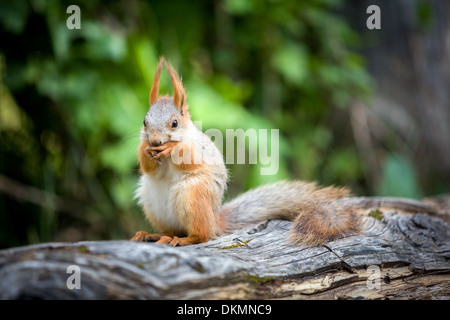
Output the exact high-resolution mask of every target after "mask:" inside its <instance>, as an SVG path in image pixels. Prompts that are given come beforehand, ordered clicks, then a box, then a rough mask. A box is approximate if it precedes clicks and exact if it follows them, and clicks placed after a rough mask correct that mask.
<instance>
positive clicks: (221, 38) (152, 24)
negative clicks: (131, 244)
mask: <svg viewBox="0 0 450 320" xmlns="http://www.w3.org/2000/svg"><path fill="white" fill-rule="evenodd" d="M70 4H72V3H70V2H68V1H43V0H39V1H37V0H36V1H6V2H0V32H1V33H0V34H1V35H2V44H1V50H0V57H2V61H3V62H2V66H3V67H2V69H1V70H2V77H1V80H2V81H1V82H0V84H1V87H0V89H1V97H2V99H1V109H0V115H1V117H2V118H1V119H0V124H1V127H0V145H1V150H2V155H1V157H0V173H1V174H3V175H7V176H10V177H11V178H14V179H16V180H18V181H21V182H22V183H23V184H24V185H29V186H33V187H36V188H38V189H41V190H45V191H46V192H49V193H52V194H56V195H58V196H59V197H61V198H62V199H70V200H71V201H76V202H77V203H79V204H80V206H81V207H82V208H83V210H82V211H81V212H80V213H79V214H78V215H76V214H69V213H65V212H62V211H61V210H59V209H58V208H55V207H52V206H46V205H42V204H40V205H36V204H30V203H28V202H27V203H28V204H27V205H23V204H21V203H19V202H17V201H16V200H14V198H12V197H9V196H2V198H1V199H0V207H1V208H2V209H1V210H2V212H8V217H3V218H2V219H4V220H2V223H1V225H2V226H1V230H0V233H1V239H0V241H1V246H11V245H17V244H22V243H27V242H38V241H48V240H59V239H61V240H66V239H68V240H82V239H111V238H119V239H123V238H129V237H130V236H132V234H133V232H135V231H136V230H138V229H144V230H145V229H148V228H149V227H148V225H147V224H146V222H145V221H144V219H143V217H142V214H141V212H140V209H139V208H137V206H136V203H135V201H134V200H133V194H134V189H135V185H136V183H137V177H138V175H137V165H136V159H137V152H136V148H137V145H138V141H139V140H138V134H139V130H140V127H141V125H142V119H143V117H144V115H145V113H146V112H147V109H148V92H149V88H150V86H151V81H152V77H153V73H154V68H155V66H156V62H157V60H158V57H159V56H160V55H164V56H165V57H166V59H168V60H169V61H170V62H171V63H172V64H173V65H174V66H175V68H176V69H178V70H180V73H181V74H182V76H183V81H184V83H185V87H186V92H187V95H188V100H187V101H188V103H189V105H190V111H191V113H192V117H193V119H194V120H201V121H202V127H203V130H206V129H208V128H217V129H219V130H221V131H222V132H224V133H225V130H226V129H229V128H232V129H236V128H242V129H244V130H246V129H248V128H261V129H271V128H277V129H280V169H279V172H278V174H277V175H275V176H261V175H260V174H259V168H260V165H233V166H230V167H229V169H230V173H231V179H232V182H231V184H230V188H229V189H230V191H229V193H230V194H229V196H233V195H235V194H237V193H240V192H242V191H243V190H244V189H246V188H250V187H253V186H256V185H259V184H261V183H265V182H270V181H276V180H280V179H296V178H302V179H308V180H313V179H314V180H318V181H319V182H320V183H323V184H331V183H339V184H349V185H358V184H359V183H360V180H362V170H361V165H360V163H359V159H358V157H357V154H356V151H355V148H354V146H353V141H352V139H351V138H349V137H351V134H349V129H348V128H349V125H348V119H347V118H348V117H346V116H345V109H346V108H347V107H348V105H349V104H350V102H351V101H352V100H353V99H355V98H358V99H364V98H365V97H366V96H367V94H368V93H369V86H370V79H369V76H368V74H367V72H366V71H365V66H364V61H363V59H362V58H361V56H360V55H358V54H356V53H355V52H354V51H352V50H353V48H354V47H355V46H357V45H358V36H357V35H356V34H355V33H354V32H353V31H352V30H351V28H350V27H349V26H348V24H347V22H346V21H345V20H344V18H343V17H342V16H341V15H339V14H337V13H336V12H337V11H338V10H339V8H340V6H341V4H342V3H341V1H337V0H333V1H331V0H315V1H283V2H280V1H272V0H266V1H259V0H258V1H256V0H255V1H240V0H239V1H236V0H227V1H215V2H210V1H200V2H195V3H191V2H185V1H151V2H143V1H135V2H130V3H129V2H125V1H111V2H100V1H84V2H80V3H79V6H80V8H81V18H82V22H81V25H82V29H81V30H69V29H68V28H67V27H66V24H65V22H66V19H67V18H68V16H69V15H68V14H66V8H67V6H69V5H70ZM161 91H162V92H164V93H169V94H170V93H171V92H172V89H171V87H170V82H169V81H168V77H167V76H166V75H164V76H163V79H162V85H161ZM336 113H338V114H342V115H344V116H341V117H340V118H336V117H334V114H336ZM224 136H225V134H224ZM359 188H360V189H364V185H362V186H360V187H359ZM383 190H384V189H383ZM22 200H27V199H22ZM15 211H20V212H22V213H23V214H21V215H18V216H13V212H15ZM19 229H22V230H21V231H18V230H19Z"/></svg>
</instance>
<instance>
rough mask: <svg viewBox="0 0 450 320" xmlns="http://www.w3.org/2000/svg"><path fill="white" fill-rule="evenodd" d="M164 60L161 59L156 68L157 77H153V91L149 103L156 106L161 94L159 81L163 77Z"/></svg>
mask: <svg viewBox="0 0 450 320" xmlns="http://www.w3.org/2000/svg"><path fill="white" fill-rule="evenodd" d="M164 61H165V60H164V58H163V57H161V58H160V59H159V62H158V66H157V67H156V72H155V76H154V77H153V84H152V89H151V90H150V97H149V102H150V105H152V104H154V103H155V102H156V101H157V100H158V93H159V79H160V77H161V70H162V66H163V63H164Z"/></svg>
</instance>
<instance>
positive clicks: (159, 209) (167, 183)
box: [136, 159, 186, 233]
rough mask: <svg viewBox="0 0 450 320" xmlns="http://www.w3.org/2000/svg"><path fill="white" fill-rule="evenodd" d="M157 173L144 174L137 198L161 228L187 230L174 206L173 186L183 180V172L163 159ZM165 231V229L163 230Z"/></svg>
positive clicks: (152, 220) (150, 217) (149, 216)
mask: <svg viewBox="0 0 450 320" xmlns="http://www.w3.org/2000/svg"><path fill="white" fill-rule="evenodd" d="M159 166H160V167H159V168H158V169H157V171H156V172H155V175H153V176H148V175H146V174H144V175H142V176H141V178H140V181H139V186H138V189H137V191H136V198H138V200H139V204H140V205H142V206H143V209H144V213H145V215H146V217H147V218H148V219H149V220H150V221H151V222H153V223H154V224H155V225H156V226H157V227H160V228H161V229H167V230H173V231H178V232H181V233H183V232H186V230H185V228H184V227H183V226H182V225H181V224H180V219H179V217H178V215H177V212H176V211H175V208H174V199H173V197H174V190H173V186H175V185H177V181H180V180H182V178H183V173H182V172H180V171H179V170H177V169H175V168H174V166H173V165H172V164H171V163H169V162H168V161H167V160H166V159H163V161H162V163H161V164H160V165H159ZM161 231H163V232H164V231H165V230H161Z"/></svg>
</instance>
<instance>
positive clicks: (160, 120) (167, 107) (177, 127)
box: [141, 57, 191, 146]
mask: <svg viewBox="0 0 450 320" xmlns="http://www.w3.org/2000/svg"><path fill="white" fill-rule="evenodd" d="M163 65H164V66H165V67H166V69H167V71H168V72H169V76H170V80H171V81H172V84H173V87H174V95H173V97H169V96H162V97H160V96H159V79H160V76H161V70H162V67H163ZM190 120H191V119H190V115H189V112H188V106H187V104H186V94H185V92H184V88H183V84H182V83H181V79H180V77H179V76H178V74H177V73H176V71H175V70H174V69H173V68H172V66H171V65H170V64H169V63H167V62H166V60H165V59H164V58H162V57H161V59H160V60H159V62H158V66H157V68H156V72H155V76H154V78H153V84H152V89H151V91H150V109H149V111H148V112H147V114H146V115H145V118H144V124H143V127H142V131H141V139H142V140H144V141H148V142H149V143H150V145H152V146H159V145H162V144H164V143H167V142H169V141H181V138H182V137H183V132H184V131H185V130H186V129H187V128H188V127H189V126H190V123H191V121H190Z"/></svg>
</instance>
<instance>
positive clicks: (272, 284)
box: [0, 198, 450, 299]
mask: <svg viewBox="0 0 450 320" xmlns="http://www.w3.org/2000/svg"><path fill="white" fill-rule="evenodd" d="M349 201H352V202H353V203H355V204H358V205H360V207H361V208H362V210H363V211H365V217H364V229H365V230H364V233H363V234H361V235H354V236H349V237H345V238H341V239H337V240H335V241H331V242H328V243H326V244H325V245H323V246H321V247H312V248H311V247H304V246H293V245H290V244H289V243H288V229H289V227H290V225H291V222H288V221H281V220H271V221H266V222H263V223H259V224H254V225H252V226H249V227H246V228H244V229H241V230H238V231H236V232H235V233H233V234H230V235H226V236H223V237H220V238H218V239H215V240H212V241H209V242H207V243H203V244H198V245H193V246H189V247H175V248H173V247H170V246H162V245H158V244H154V243H134V242H130V241H96V242H78V243H43V244H39V245H31V246H25V247H20V248H12V249H7V250H3V251H0V298H1V299H30V298H37V299H356V298H366V299H385V298H389V299H450V224H449V223H447V222H446V221H445V220H447V221H448V215H449V210H448V206H447V204H448V203H450V201H447V202H446V201H443V200H442V199H440V200H439V201H438V202H435V201H433V200H428V201H427V202H426V203H425V202H419V201H412V200H407V199H406V200H404V199H403V200H402V199H392V198H390V199H388V198H385V199H383V198H349ZM387 203H389V204H390V205H389V206H388V205H386V204H387ZM381 204H382V205H383V206H385V207H389V208H397V209H398V210H393V209H389V210H387V211H383V209H376V208H377V207H378V206H379V205H381ZM375 209H376V210H375ZM400 209H401V211H402V212H403V213H400V212H399V210H400ZM405 213H406V214H405ZM408 213H409V214H408ZM70 265H77V266H78V267H79V268H80V280H81V282H80V286H81V289H76V288H75V289H69V288H68V286H67V282H68V278H69V277H70V276H71V272H69V273H68V271H67V269H68V267H69V266H70Z"/></svg>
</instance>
